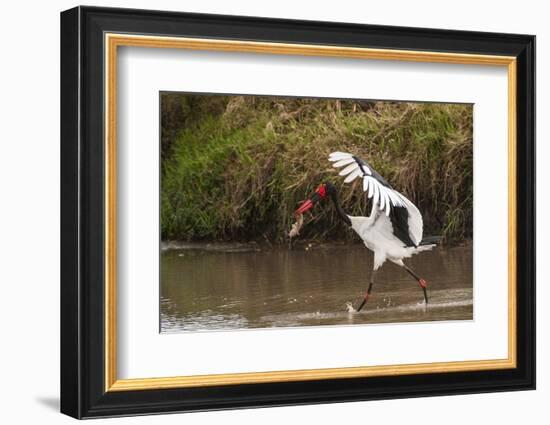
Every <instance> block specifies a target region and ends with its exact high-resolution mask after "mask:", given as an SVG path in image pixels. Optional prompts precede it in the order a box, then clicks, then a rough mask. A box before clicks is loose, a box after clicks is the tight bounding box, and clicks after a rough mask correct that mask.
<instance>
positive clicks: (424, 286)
mask: <svg viewBox="0 0 550 425" xmlns="http://www.w3.org/2000/svg"><path fill="white" fill-rule="evenodd" d="M401 264H402V265H403V267H405V270H407V272H408V273H409V274H410V275H411V276H412V277H413V278H415V279H416V281H417V282H418V284H419V285H420V287H421V288H422V291H423V292H424V301H425V302H426V304H428V292H427V291H426V287H427V286H428V282H426V281H425V280H424V279H422V278H421V277H420V276H418V275H417V274H416V273H415V272H414V271H413V270H412V269H411V268H410V267H409V266H407V265H406V264H405V263H404V262H403V261H401Z"/></svg>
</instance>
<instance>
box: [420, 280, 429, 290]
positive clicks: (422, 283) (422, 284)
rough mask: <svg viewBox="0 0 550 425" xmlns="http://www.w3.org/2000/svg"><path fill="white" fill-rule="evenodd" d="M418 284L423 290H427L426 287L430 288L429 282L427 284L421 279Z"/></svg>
mask: <svg viewBox="0 0 550 425" xmlns="http://www.w3.org/2000/svg"><path fill="white" fill-rule="evenodd" d="M418 284H419V285H420V286H421V287H422V288H425V287H426V286H428V282H426V281H425V280H424V279H420V280H419V281H418Z"/></svg>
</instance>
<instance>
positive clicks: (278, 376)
mask: <svg viewBox="0 0 550 425" xmlns="http://www.w3.org/2000/svg"><path fill="white" fill-rule="evenodd" d="M120 46H134V47H150V48H169V49H190V50H209V51H226V52H241V53H263V54H281V55H301V56H325V57H340V58H355V59H371V60H398V61H408V62H435V63H450V64H468V65H492V66H504V67H507V71H508V358H506V359H495V360H472V361H456V362H438V363H418V364H400V365H382V366H363V367H344V368H330V369H305V370H290V371H271V372H253V373H229V374H215V375H195V376H176V377H166V378H143V379H141V378H140V379H117V373H116V361H117V360H116V359H117V357H116V261H117V260H116V258H117V257H116V233H117V231H116V186H117V183H116V161H117V160H116V122H117V121H116V116H117V115H116V113H117V111H116V93H117V89H116V88H117V49H118V47H120ZM105 73H106V78H105V81H106V83H105V134H104V136H105V391H135V390H151V389H167V388H181V387H205V386H214V385H236V384H255V383H268V382H288V381H311V380H320V379H340V378H341V379H344V378H357V377H375V376H388V375H410V374H415V373H446V372H464V371H481V370H495V369H510V368H515V367H516V366H517V353H516V330H517V329H516V328H517V322H516V307H517V305H516V303H517V300H516V284H517V282H516V258H517V257H516V252H517V230H516V220H517V211H516V202H517V200H516V199H517V198H516V153H517V152H516V143H517V142H516V137H517V134H516V85H517V74H516V58H515V57H513V56H492V55H477V54H462V53H444V52H425V51H410V50H391V49H370V48H358V47H340V46H327V45H308V44H286V43H266V42H255V41H235V40H212V39H198V38H178V37H159V36H145V35H127V34H115V33H106V34H105Z"/></svg>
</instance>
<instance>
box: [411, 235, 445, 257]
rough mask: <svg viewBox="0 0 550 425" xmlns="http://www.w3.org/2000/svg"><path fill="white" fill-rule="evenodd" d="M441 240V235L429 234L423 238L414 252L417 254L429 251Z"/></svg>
mask: <svg viewBox="0 0 550 425" xmlns="http://www.w3.org/2000/svg"><path fill="white" fill-rule="evenodd" d="M439 241H441V236H427V237H425V238H424V239H422V241H421V242H420V244H419V245H418V246H417V247H416V249H415V250H414V253H415V254H417V253H419V252H422V251H429V250H430V249H432V248H434V247H435V246H436V245H437V243H438V242H439Z"/></svg>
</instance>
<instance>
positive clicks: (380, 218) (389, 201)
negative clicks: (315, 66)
mask: <svg viewBox="0 0 550 425" xmlns="http://www.w3.org/2000/svg"><path fill="white" fill-rule="evenodd" d="M328 159H329V161H330V162H332V163H333V166H334V167H335V168H342V170H341V171H340V173H339V174H340V176H345V179H344V183H351V182H352V181H354V180H355V179H356V178H361V179H362V180H363V181H362V183H363V185H362V187H363V192H365V193H366V194H367V197H368V198H369V199H371V201H372V208H371V212H370V215H369V216H368V217H354V216H350V215H348V214H346V213H345V212H344V210H343V209H342V206H341V205H340V201H339V199H338V193H337V190H336V187H335V186H334V185H333V184H332V183H330V182H327V183H323V184H321V185H320V186H319V187H318V188H317V190H316V191H315V192H314V193H313V195H312V196H311V197H310V198H309V199H307V200H305V201H304V202H303V203H302V204H301V205H300V207H299V208H298V209H297V210H296V212H295V216H296V218H297V222H298V223H301V222H302V214H304V213H305V212H306V211H308V210H310V209H311V208H313V206H314V205H315V204H316V203H317V202H319V201H321V200H323V199H326V198H330V199H331V200H332V202H333V204H334V207H335V208H336V212H337V213H338V216H339V217H340V219H342V221H344V222H345V223H346V224H347V225H348V226H349V227H351V228H352V229H353V230H354V231H355V232H356V233H357V234H358V235H359V237H360V238H361V239H362V240H363V243H364V244H365V246H366V247H367V248H368V249H370V250H371V251H373V252H374V264H373V269H372V273H371V277H370V282H369V286H368V289H367V292H366V293H365V297H364V299H363V301H362V302H361V304H360V305H359V307H358V308H357V310H356V311H361V309H362V308H363V306H364V305H365V304H366V302H367V301H368V299H369V295H370V293H371V291H372V286H373V284H374V278H375V275H376V271H377V270H378V269H379V268H380V267H381V266H382V264H384V263H385V261H386V260H390V261H391V262H393V263H395V264H397V265H398V266H401V267H403V268H404V269H405V270H406V271H407V272H408V273H409V274H410V275H411V276H412V277H413V278H414V279H415V280H416V281H417V282H418V284H419V285H420V287H421V288H422V291H423V292H424V302H425V303H426V304H428V294H427V291H426V287H427V283H426V281H425V280H424V279H422V278H421V277H419V276H418V275H417V274H416V273H415V272H414V271H413V270H412V269H411V268H410V267H408V266H407V265H406V264H405V263H404V262H403V258H409V257H410V256H412V255H414V254H418V253H419V252H422V251H426V250H430V249H432V248H433V247H434V246H435V244H434V243H433V242H435V241H436V240H437V238H427V239H426V240H422V227H423V223H422V215H421V214H420V212H419V211H418V208H416V206H415V205H414V204H413V203H412V202H411V201H409V200H408V199H407V198H406V197H405V196H404V195H402V194H401V193H399V192H398V191H396V190H395V189H393V188H392V187H391V186H390V184H389V183H388V182H387V181H386V180H385V179H384V178H383V177H382V176H381V175H380V174H378V173H377V172H376V171H375V170H374V169H373V168H372V167H371V166H370V165H369V164H368V163H367V162H366V161H365V160H363V159H361V158H359V157H357V156H355V155H352V154H350V153H345V152H333V153H331V154H330V155H329V158H328ZM297 233H298V228H294V229H293V231H291V236H293V235H295V234H297Z"/></svg>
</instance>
